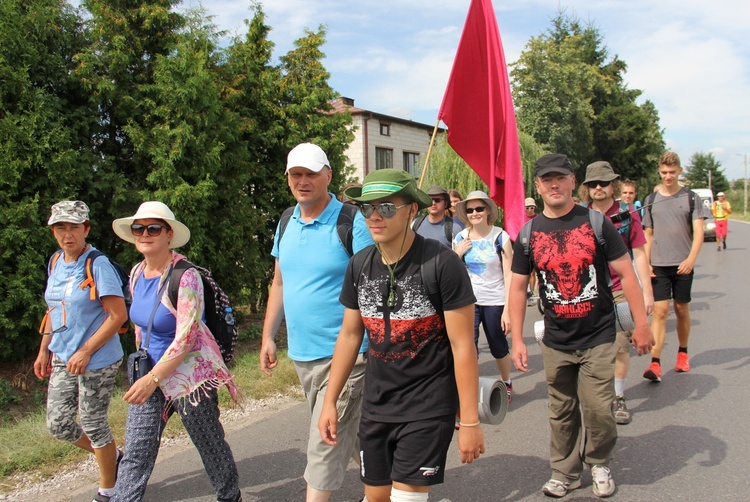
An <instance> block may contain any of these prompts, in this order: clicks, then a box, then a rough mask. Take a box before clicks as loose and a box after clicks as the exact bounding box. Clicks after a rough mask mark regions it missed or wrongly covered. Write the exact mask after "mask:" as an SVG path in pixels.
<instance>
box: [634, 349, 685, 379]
mask: <svg viewBox="0 0 750 502" xmlns="http://www.w3.org/2000/svg"><path fill="white" fill-rule="evenodd" d="M685 355H687V354H685ZM643 378H645V379H646V380H651V381H652V382H661V364H659V363H651V365H650V366H649V367H648V369H647V370H646V371H645V372H644V373H643Z"/></svg>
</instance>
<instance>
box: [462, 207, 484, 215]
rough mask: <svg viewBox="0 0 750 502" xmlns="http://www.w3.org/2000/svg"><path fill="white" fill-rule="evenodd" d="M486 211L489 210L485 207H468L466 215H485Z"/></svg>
mask: <svg viewBox="0 0 750 502" xmlns="http://www.w3.org/2000/svg"><path fill="white" fill-rule="evenodd" d="M485 209H487V208H485V207H484V206H479V207H467V208H466V214H472V213H473V212H474V211H476V212H477V213H483V212H484V210H485Z"/></svg>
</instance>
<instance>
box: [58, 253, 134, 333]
mask: <svg viewBox="0 0 750 502" xmlns="http://www.w3.org/2000/svg"><path fill="white" fill-rule="evenodd" d="M63 252H64V251H63V250H62V249H61V250H59V251H55V254H53V255H52V256H51V257H50V259H49V263H48V264H47V277H48V278H49V276H50V275H52V270H53V269H54V268H55V264H56V263H57V260H59V259H60V257H61V256H62V255H63ZM100 256H104V257H106V258H108V259H109V262H110V263H111V264H112V267H114V269H115V272H116V273H117V276H118V277H119V278H120V284H121V285H122V297H123V299H124V300H125V314H126V316H127V318H126V319H125V322H124V323H123V324H122V326H120V328H119V329H118V330H117V333H119V334H121V335H122V334H124V333H127V332H128V329H129V328H130V305H131V304H132V303H133V296H132V295H131V294H130V276H129V275H128V273H127V272H126V271H125V269H124V268H123V267H122V265H120V264H119V263H117V262H116V261H114V260H112V259H111V258H109V257H108V256H107V255H105V254H104V253H102V252H101V251H99V250H98V249H94V250H93V251H91V252H89V254H88V256H86V263H85V265H84V270H85V273H86V276H85V279H84V280H83V282H81V284H79V285H78V287H79V288H80V289H86V288H89V299H90V300H92V301H94V300H98V299H99V296H98V295H97V294H96V282H95V281H94V261H95V260H96V259H97V258H99V257H100ZM105 310H106V309H105Z"/></svg>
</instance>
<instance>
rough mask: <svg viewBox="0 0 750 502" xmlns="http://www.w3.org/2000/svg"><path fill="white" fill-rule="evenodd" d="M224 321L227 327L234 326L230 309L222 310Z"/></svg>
mask: <svg viewBox="0 0 750 502" xmlns="http://www.w3.org/2000/svg"><path fill="white" fill-rule="evenodd" d="M224 321H226V323H227V324H228V325H229V326H234V314H233V313H232V307H227V308H225V309H224Z"/></svg>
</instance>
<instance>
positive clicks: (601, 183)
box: [582, 160, 654, 425]
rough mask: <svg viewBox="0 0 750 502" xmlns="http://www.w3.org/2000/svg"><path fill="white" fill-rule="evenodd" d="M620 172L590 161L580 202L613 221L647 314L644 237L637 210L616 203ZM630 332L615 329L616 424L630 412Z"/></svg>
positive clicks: (615, 284)
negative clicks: (627, 387)
mask: <svg viewBox="0 0 750 502" xmlns="http://www.w3.org/2000/svg"><path fill="white" fill-rule="evenodd" d="M619 177H620V175H618V174H615V171H614V169H612V166H611V165H610V164H609V162H606V161H603V160H600V161H598V162H594V163H593V164H589V166H588V167H587V168H586V179H585V180H584V182H583V186H584V190H583V191H582V195H583V202H584V203H586V207H588V208H589V209H593V210H594V211H599V212H600V213H602V214H603V215H605V216H607V217H608V218H610V219H611V220H612V222H613V223H614V225H615V228H616V229H617V231H618V232H619V233H620V236H621V237H622V240H623V242H624V243H625V245H626V246H627V247H628V252H629V253H630V256H631V258H632V259H633V262H634V263H635V270H636V272H638V278H639V279H640V283H641V286H642V289H643V301H644V303H645V304H646V314H650V313H651V312H652V311H653V310H654V292H653V289H652V288H651V269H650V268H649V264H648V257H647V256H646V248H645V245H646V236H645V235H644V234H643V227H642V226H641V218H640V216H639V215H638V211H636V210H635V208H634V207H633V206H631V205H629V204H628V203H627V202H618V201H617V198H618V196H619V195H620V180H619ZM609 273H610V276H611V279H612V294H613V295H614V297H615V304H618V303H624V302H625V294H624V293H623V291H622V283H621V282H620V278H619V277H618V276H617V273H615V271H614V270H612V269H611V268H610V270H609ZM632 336H633V332H632V331H618V333H617V340H616V342H615V345H616V346H617V357H616V359H615V402H614V404H613V411H614V415H615V422H617V424H618V425H625V424H629V423H630V421H631V415H630V411H629V410H628V408H627V405H626V404H625V379H626V378H627V376H628V368H629V366H630V347H631V345H632V339H631V338H632Z"/></svg>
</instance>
